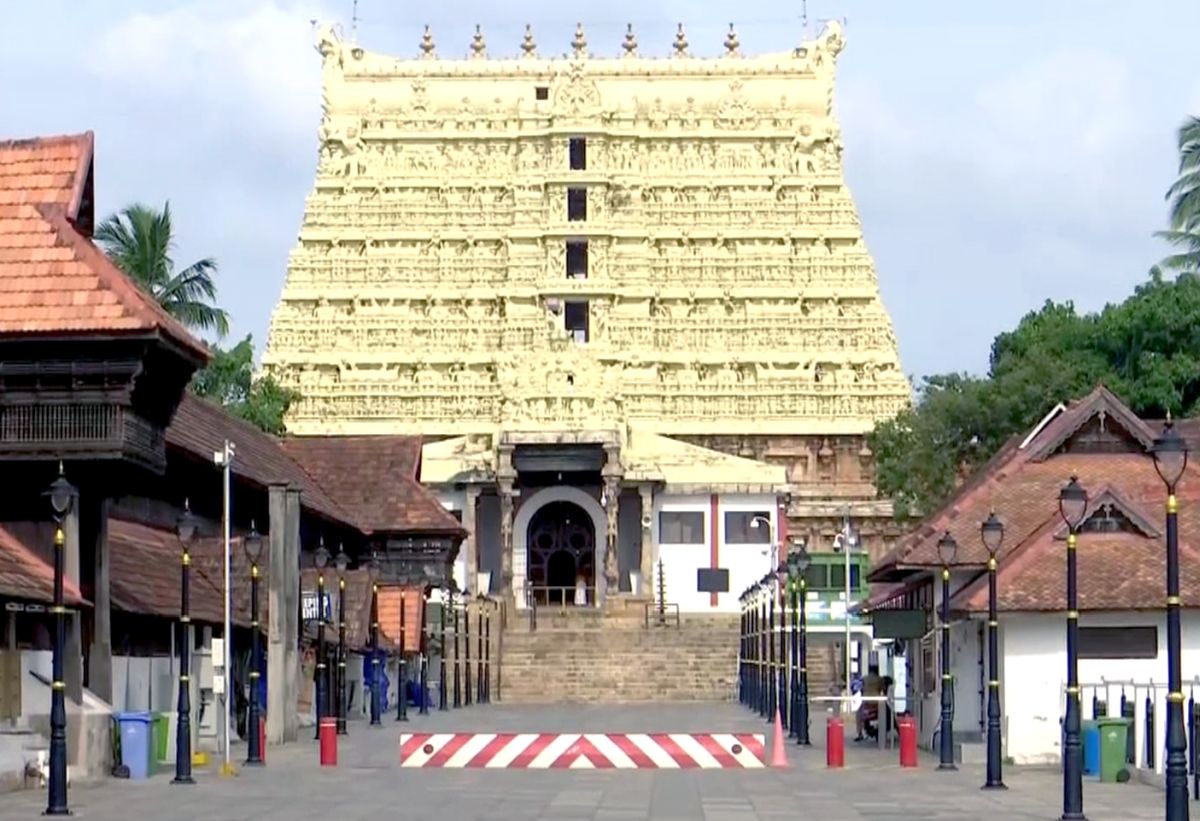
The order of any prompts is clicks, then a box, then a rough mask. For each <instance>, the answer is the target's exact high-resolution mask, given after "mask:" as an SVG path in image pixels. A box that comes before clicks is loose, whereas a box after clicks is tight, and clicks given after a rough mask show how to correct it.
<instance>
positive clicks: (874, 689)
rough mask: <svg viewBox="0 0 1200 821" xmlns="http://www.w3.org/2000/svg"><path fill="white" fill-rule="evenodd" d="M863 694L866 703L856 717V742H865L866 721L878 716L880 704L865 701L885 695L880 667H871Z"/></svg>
mask: <svg viewBox="0 0 1200 821" xmlns="http://www.w3.org/2000/svg"><path fill="white" fill-rule="evenodd" d="M862 694H863V698H864V701H863V703H862V705H861V706H860V707H859V708H858V711H857V713H856V714H855V717H854V729H855V730H856V731H857V732H856V735H855V738H854V740H855V741H862V740H863V729H864V725H865V723H866V721H867V720H868V719H871V718H874V717H875V716H876V715H878V710H879V702H878V701H866V700H865V699H867V698H871V697H873V696H874V697H878V696H881V695H883V694H884V689H883V679H881V678H880V677H879V667H878V666H877V665H871V668H870V670H869V671H868V673H867V677H866V678H865V679H863V685H862Z"/></svg>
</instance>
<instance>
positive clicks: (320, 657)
mask: <svg viewBox="0 0 1200 821" xmlns="http://www.w3.org/2000/svg"><path fill="white" fill-rule="evenodd" d="M313 564H315V565H316V566H317V669H316V679H317V680H316V685H317V686H316V697H317V732H316V735H315V736H314V738H320V737H321V719H323V718H324V717H325V713H326V712H327V710H326V706H327V705H326V704H325V700H326V686H327V684H328V682H327V681H326V680H325V565H327V564H329V551H328V550H326V549H325V537H324V536H322V537H321V542H320V544H319V545H318V546H317V552H316V554H315V555H314V556H313Z"/></svg>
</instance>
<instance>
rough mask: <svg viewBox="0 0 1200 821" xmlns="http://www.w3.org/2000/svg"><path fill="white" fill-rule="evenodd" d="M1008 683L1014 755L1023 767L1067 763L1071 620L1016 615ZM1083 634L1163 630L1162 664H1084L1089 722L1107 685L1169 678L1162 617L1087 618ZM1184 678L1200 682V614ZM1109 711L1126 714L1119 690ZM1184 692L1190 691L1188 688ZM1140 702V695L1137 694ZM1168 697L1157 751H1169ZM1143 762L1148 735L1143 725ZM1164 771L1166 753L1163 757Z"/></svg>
mask: <svg viewBox="0 0 1200 821" xmlns="http://www.w3.org/2000/svg"><path fill="white" fill-rule="evenodd" d="M1000 621H1001V628H1000V629H1001V633H1002V636H1003V641H1002V650H1003V661H1002V669H1003V676H1002V678H1001V694H1002V698H1003V710H1004V715H1005V718H1006V719H1007V736H1006V750H1007V755H1009V756H1011V757H1012V758H1013V759H1014V760H1015V761H1016V762H1017V763H1018V764H1024V763H1039V762H1049V761H1056V760H1058V759H1059V757H1060V756H1061V737H1062V736H1061V730H1060V726H1059V719H1060V718H1061V716H1062V715H1063V713H1064V704H1065V701H1064V688H1065V687H1066V680H1067V671H1066V667H1067V651H1066V619H1065V616H1064V615H1063V614H1061V613H1056V614H1015V615H1009V616H1002V617H1001V620H1000ZM1079 624H1080V626H1081V627H1126V626H1128V627H1133V626H1144V625H1157V627H1158V658H1155V659H1080V661H1079V681H1080V683H1081V684H1082V685H1084V687H1085V692H1084V694H1083V697H1082V700H1083V704H1082V711H1083V712H1082V715H1084V716H1090V715H1091V689H1090V688H1088V685H1092V684H1099V683H1100V682H1101V680H1108V681H1120V680H1125V681H1135V682H1138V683H1140V684H1143V685H1144V684H1147V683H1149V682H1150V681H1154V682H1157V683H1159V684H1162V683H1163V682H1165V681H1166V678H1167V633H1166V617H1165V615H1162V614H1154V613H1136V612H1123V613H1083V614H1082V615H1081V617H1080V621H1079ZM1182 661H1183V679H1184V681H1185V682H1186V681H1188V680H1189V679H1192V678H1193V677H1195V676H1197V675H1200V613H1184V617H1183V659H1182ZM1109 689H1110V696H1109V699H1108V702H1109V708H1108V709H1109V712H1110V714H1112V715H1118V714H1119V713H1120V692H1121V688H1120V687H1119V686H1113V687H1110V688H1109ZM1184 692H1185V693H1186V692H1187V687H1186V686H1185V688H1184ZM1130 694H1131V697H1132V690H1130ZM1145 696H1146V691H1145V689H1141V690H1139V691H1138V694H1137V699H1136V700H1137V701H1138V702H1139V703H1138V705H1137V707H1138V717H1139V719H1140V718H1141V716H1142V715H1143V712H1142V704H1141V703H1140V702H1143V701H1144V699H1145ZM1164 698H1165V690H1163V689H1159V690H1158V692H1157V694H1156V698H1155V700H1156V701H1157V702H1159V703H1160V706H1159V708H1158V710H1157V715H1156V718H1157V719H1158V723H1159V728H1158V729H1157V730H1156V732H1155V740H1156V746H1159V747H1161V746H1162V744H1163V742H1164V740H1165V735H1164V733H1163V730H1162V717H1163V715H1164V712H1165V710H1164V708H1163V707H1162V706H1161V703H1162V702H1163V701H1164ZM1137 724H1138V725H1139V726H1136V732H1137V735H1138V737H1139V743H1138V749H1139V761H1140V760H1141V755H1140V751H1141V741H1140V737H1141V734H1142V728H1141V726H1140V724H1141V722H1140V720H1139V721H1138V722H1137ZM1156 758H1157V759H1158V760H1159V762H1160V765H1161V758H1162V756H1161V754H1159V755H1157V756H1156Z"/></svg>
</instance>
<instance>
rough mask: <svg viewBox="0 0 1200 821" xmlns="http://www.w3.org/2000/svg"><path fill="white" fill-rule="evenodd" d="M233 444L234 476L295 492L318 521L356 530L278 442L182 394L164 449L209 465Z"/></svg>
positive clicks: (218, 408) (350, 518)
mask: <svg viewBox="0 0 1200 821" xmlns="http://www.w3.org/2000/svg"><path fill="white" fill-rule="evenodd" d="M226 439H228V440H229V441H231V442H233V444H234V448H235V453H236V455H235V456H234V461H233V471H234V473H235V474H236V475H237V476H239V477H241V478H242V479H245V480H248V481H249V482H250V483H251V484H254V485H257V486H259V487H261V488H266V487H268V486H269V485H272V484H276V483H286V484H289V485H292V486H293V487H297V488H299V489H300V503H301V504H302V505H303V506H304V507H306V508H308V509H309V510H311V511H312V512H314V513H316V514H318V515H319V516H321V517H323V518H326V519H330V520H333V521H335V522H342V523H344V524H350V525H354V524H357V522H356V521H355V519H354V517H353V516H352V515H351V514H350V513H349V512H348V511H346V510H344V509H343V508H342V507H341V506H340V505H339V504H338V503H337V502H336V501H334V500H333V498H332V497H330V495H329V494H328V493H327V492H326V491H325V489H324V488H323V487H322V486H321V485H320V484H319V483H318V482H317V481H316V480H314V478H313V477H312V476H310V475H309V474H308V472H307V471H305V470H304V469H303V468H302V467H301V466H300V465H298V464H297V463H296V462H295V461H294V460H293V459H292V458H291V456H290V455H289V454H288V453H287V452H286V451H285V449H284V448H283V447H282V446H281V445H280V440H279V439H276V438H275V437H274V436H271V435H270V434H269V433H265V432H264V431H262V430H260V429H259V428H257V427H255V426H254V425H252V424H250V423H249V422H247V421H245V420H244V419H239V418H238V417H236V416H234V415H233V414H231V413H229V412H228V411H227V410H225V409H224V408H222V407H221V406H220V405H217V404H215V403H213V402H209V401H208V400H207V399H201V398H200V397H198V396H196V395H195V394H194V393H192V392H191V391H185V392H184V394H183V397H182V398H181V399H180V400H179V406H178V407H177V408H176V410H175V416H174V417H173V418H172V419H171V424H170V425H168V426H167V444H168V445H171V446H173V447H176V448H179V449H180V450H183V451H186V452H187V453H189V454H191V455H192V456H194V457H196V458H198V459H201V460H203V461H205V462H206V463H208V464H212V455H213V452H214V451H218V450H221V449H222V448H223V447H224V444H225V440H226Z"/></svg>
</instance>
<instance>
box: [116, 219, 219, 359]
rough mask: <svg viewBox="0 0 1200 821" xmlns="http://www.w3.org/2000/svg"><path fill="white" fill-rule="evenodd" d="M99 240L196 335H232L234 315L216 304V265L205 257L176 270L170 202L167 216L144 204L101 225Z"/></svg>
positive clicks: (170, 312) (122, 266)
mask: <svg viewBox="0 0 1200 821" xmlns="http://www.w3.org/2000/svg"><path fill="white" fill-rule="evenodd" d="M95 239H96V242H97V243H98V244H99V245H100V247H101V248H103V249H104V253H106V254H107V255H108V258H109V259H111V260H112V261H113V264H115V265H116V266H117V267H118V268H120V269H121V270H122V271H124V272H125V273H127V274H129V276H130V277H131V278H132V279H133V281H134V282H136V283H137V284H138V286H139V287H140V288H141V289H142V290H143V291H145V292H146V293H148V294H150V296H152V297H154V299H155V300H156V301H157V302H158V304H159V305H161V306H162V307H163V309H165V310H166V312H167V313H169V314H170V315H171V316H173V317H175V318H176V319H178V320H179V321H180V322H181V323H183V324H184V325H186V326H187V327H189V328H191V329H193V330H197V331H216V332H217V334H218V335H220V336H224V335H225V334H227V333H229V316H228V314H226V313H225V311H223V310H221V309H220V308H218V307H216V306H215V305H213V304H212V303H213V301H214V300H215V299H216V297H217V286H216V283H214V282H213V274H215V273H216V271H217V263H216V260H214V259H212V258H211V257H205V258H204V259H201V260H197V261H196V262H193V263H192V264H191V265H189V266H188V267H186V268H184V269H183V270H182V271H176V270H175V261H174V260H173V259H171V251H172V250H173V249H174V247H175V239H174V237H173V235H172V230H171V204H170V203H169V202H168V203H165V204H164V205H163V208H162V210H161V211H158V210H156V209H154V208H151V207H149V206H146V205H141V204H140V203H135V204H134V205H130V206H127V207H126V208H125V209H124V210H122V211H120V212H119V213H116V214H113V215H111V216H110V217H109V218H108V219H106V220H104V222H103V223H101V225H100V227H99V228H97V229H96V234H95Z"/></svg>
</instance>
